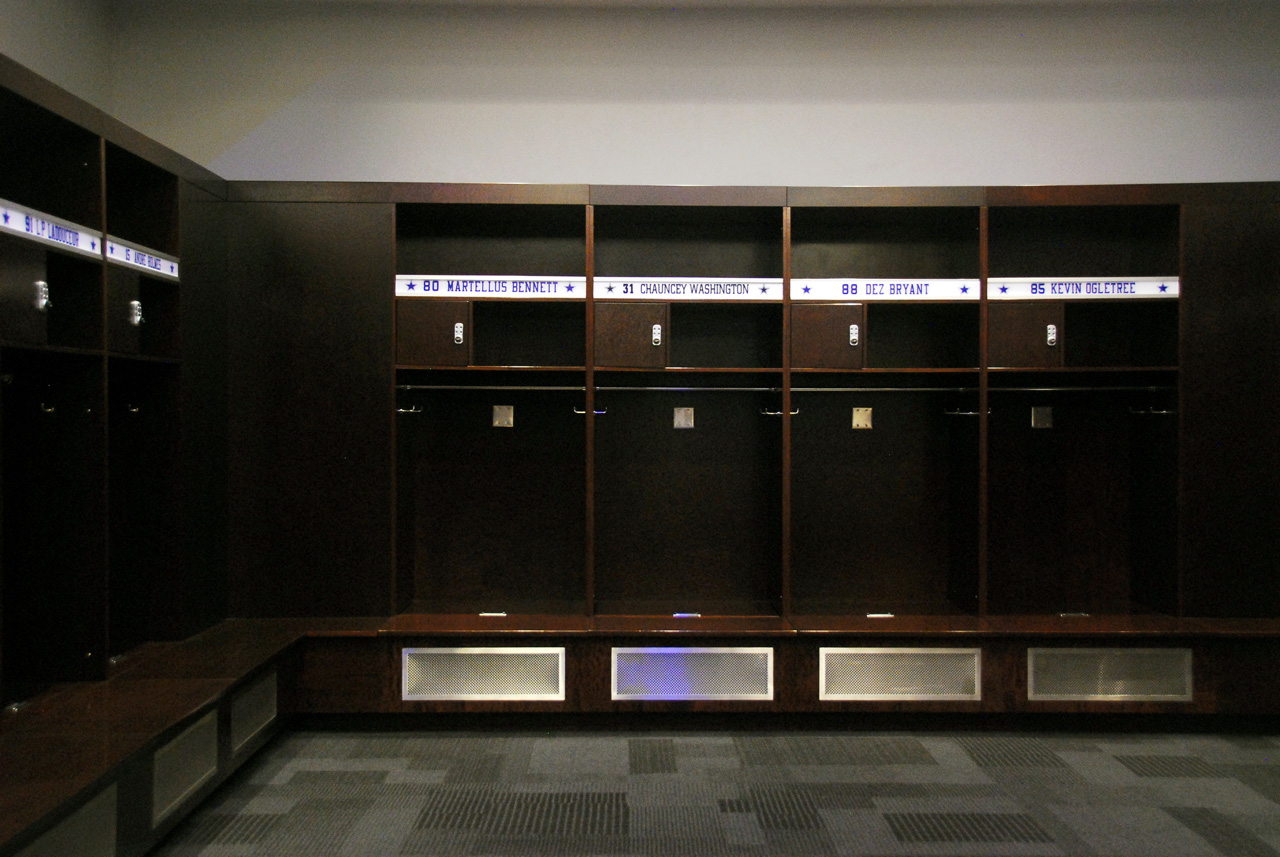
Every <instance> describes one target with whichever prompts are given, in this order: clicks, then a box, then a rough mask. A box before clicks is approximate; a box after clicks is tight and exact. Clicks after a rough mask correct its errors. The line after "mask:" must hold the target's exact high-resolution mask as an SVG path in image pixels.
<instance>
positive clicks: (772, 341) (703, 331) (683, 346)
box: [667, 301, 782, 369]
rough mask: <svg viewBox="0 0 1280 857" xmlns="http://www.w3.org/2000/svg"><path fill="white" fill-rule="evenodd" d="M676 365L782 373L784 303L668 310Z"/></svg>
mask: <svg viewBox="0 0 1280 857" xmlns="http://www.w3.org/2000/svg"><path fill="white" fill-rule="evenodd" d="M667 312H668V315H669V318H670V322H671V324H670V330H669V331H668V332H667V336H668V337H669V338H670V340H671V344H670V347H669V349H668V355H669V356H668V358H667V362H668V364H669V365H671V366H688V367H696V368H707V369H725V368H741V369H781V368H782V304H780V303H775V304H753V303H734V302H729V301H725V302H723V303H694V302H683V301H681V302H676V303H672V304H671V305H670V307H669V309H668V311H667Z"/></svg>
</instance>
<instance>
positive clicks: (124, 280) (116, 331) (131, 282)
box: [107, 265, 142, 354]
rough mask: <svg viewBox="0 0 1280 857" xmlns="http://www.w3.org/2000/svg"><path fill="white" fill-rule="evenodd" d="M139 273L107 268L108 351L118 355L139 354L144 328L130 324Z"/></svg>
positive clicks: (113, 267) (136, 297) (118, 268)
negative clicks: (140, 336)
mask: <svg viewBox="0 0 1280 857" xmlns="http://www.w3.org/2000/svg"><path fill="white" fill-rule="evenodd" d="M139 297H140V295H139V293H138V273H137V271H131V270H129V269H127V268H120V267H117V266H115V265H109V266H107V349H108V350H109V351H114V352H116V353H118V354H137V353H138V347H139V334H140V333H141V332H142V328H141V327H140V326H138V325H135V324H132V323H131V322H130V318H129V316H130V310H129V304H130V303H131V302H132V301H136V300H138V299H139Z"/></svg>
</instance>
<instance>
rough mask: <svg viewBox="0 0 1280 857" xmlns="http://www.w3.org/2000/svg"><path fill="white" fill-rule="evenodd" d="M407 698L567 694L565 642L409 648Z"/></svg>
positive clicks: (521, 698) (548, 697)
mask: <svg viewBox="0 0 1280 857" xmlns="http://www.w3.org/2000/svg"><path fill="white" fill-rule="evenodd" d="M401 673H402V675H401V677H402V680H403V685H402V687H403V692H402V694H401V698H402V699H404V700H410V701H412V700H449V699H454V700H493V701H525V700H534V701H537V700H547V701H556V700H563V699H564V648H563V647H559V648H554V647H549V648H536V647H515V648H470V649H405V650H404V655H403V669H402V671H401Z"/></svg>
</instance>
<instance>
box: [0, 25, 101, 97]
mask: <svg viewBox="0 0 1280 857" xmlns="http://www.w3.org/2000/svg"><path fill="white" fill-rule="evenodd" d="M109 21H110V16H109V14H108V0H0V54H4V55H5V56H7V57H9V58H10V59H13V60H16V61H17V62H19V63H21V64H22V65H25V66H26V67H27V68H29V69H31V70H32V71H34V72H36V73H37V74H39V75H41V76H42V77H45V78H48V79H49V80H51V81H53V82H54V83H56V84H58V85H59V86H61V87H62V88H63V89H66V90H68V91H70V92H72V93H74V94H75V95H78V96H80V97H81V98H83V99H84V100H85V101H88V102H89V103H91V104H93V105H95V106H97V107H100V108H102V109H104V110H108V112H109V108H110V98H111V73H110V68H111V63H110V60H111V40H110V29H109Z"/></svg>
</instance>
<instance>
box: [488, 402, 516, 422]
mask: <svg viewBox="0 0 1280 857" xmlns="http://www.w3.org/2000/svg"><path fill="white" fill-rule="evenodd" d="M515 424H516V406H515V405H494V406H493V427H494V428H512V427H513V426H515Z"/></svg>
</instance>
